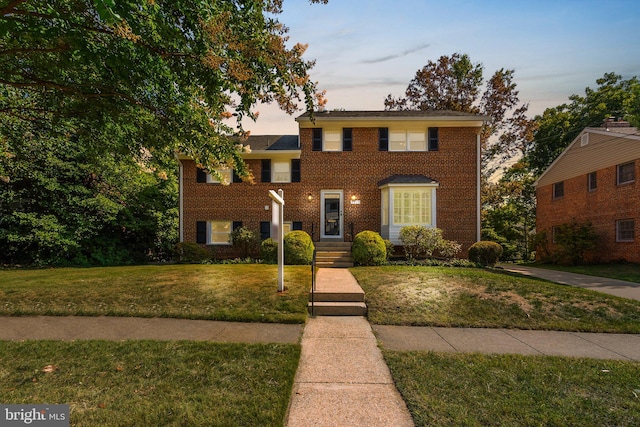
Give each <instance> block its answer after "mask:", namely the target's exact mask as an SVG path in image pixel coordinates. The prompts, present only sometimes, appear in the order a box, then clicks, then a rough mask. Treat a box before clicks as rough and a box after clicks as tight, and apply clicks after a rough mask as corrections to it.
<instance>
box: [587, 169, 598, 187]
mask: <svg viewBox="0 0 640 427" xmlns="http://www.w3.org/2000/svg"><path fill="white" fill-rule="evenodd" d="M587 186H588V188H589V191H596V188H598V175H597V174H596V172H591V173H590V174H589V175H587Z"/></svg>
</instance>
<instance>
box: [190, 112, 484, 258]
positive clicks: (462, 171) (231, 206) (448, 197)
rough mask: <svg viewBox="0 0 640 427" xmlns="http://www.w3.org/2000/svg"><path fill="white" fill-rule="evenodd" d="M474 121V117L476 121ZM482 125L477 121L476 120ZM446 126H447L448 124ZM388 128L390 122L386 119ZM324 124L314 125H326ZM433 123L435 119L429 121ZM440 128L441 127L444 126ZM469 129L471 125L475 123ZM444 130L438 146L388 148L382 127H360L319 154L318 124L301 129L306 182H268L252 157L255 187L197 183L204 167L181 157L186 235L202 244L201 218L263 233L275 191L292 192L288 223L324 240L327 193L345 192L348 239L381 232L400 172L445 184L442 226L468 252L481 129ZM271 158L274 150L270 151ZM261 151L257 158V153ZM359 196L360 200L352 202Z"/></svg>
mask: <svg viewBox="0 0 640 427" xmlns="http://www.w3.org/2000/svg"><path fill="white" fill-rule="evenodd" d="M469 120H471V119H469ZM474 120H475V122H477V120H478V119H477V118H474ZM475 122H474V123H475ZM440 124H442V123H440ZM382 125H384V123H382ZM322 126H323V124H322V122H321V121H319V122H318V123H316V124H315V125H314V127H316V128H319V127H322ZM422 126H423V127H424V130H425V132H426V129H427V127H429V126H433V124H430V123H428V122H424V123H422ZM436 126H437V125H436ZM467 126H469V125H468V124H467ZM438 127H439V144H438V150H437V151H403V152H392V151H380V150H379V145H378V143H379V133H378V132H379V127H371V126H367V127H358V123H357V122H354V123H353V125H352V127H351V128H352V129H353V130H352V151H335V152H325V151H313V150H312V132H313V131H312V129H311V128H309V127H303V126H301V128H300V134H299V141H300V149H299V150H300V152H299V159H300V182H291V183H267V182H260V177H261V172H262V171H261V167H262V166H261V159H256V158H247V160H246V163H247V165H248V167H249V169H250V170H251V171H252V172H253V175H254V176H255V178H256V183H255V184H253V185H252V184H248V183H232V184H230V185H227V186H223V185H220V184H208V183H197V182H196V165H195V164H194V162H193V161H191V160H181V164H182V170H181V179H182V182H181V201H182V202H181V204H182V206H181V207H182V209H181V225H182V230H181V236H182V240H184V241H196V222H197V221H211V220H224V221H241V222H242V225H243V226H245V227H248V228H250V229H253V230H255V231H258V230H259V229H260V223H261V222H266V221H270V220H271V214H272V213H271V210H267V208H266V207H270V206H271V199H270V198H269V196H268V191H269V190H277V189H279V188H281V189H282V190H283V192H284V200H285V207H284V220H285V221H292V222H293V221H295V222H298V223H301V225H302V229H303V230H304V231H306V232H307V233H309V234H310V235H312V238H313V239H314V240H319V238H320V222H321V206H320V205H321V202H320V200H321V191H322V190H342V192H343V203H344V204H343V206H344V210H343V224H344V233H343V239H344V240H346V241H350V240H351V239H352V238H353V236H352V235H351V234H352V231H353V234H357V233H358V232H360V231H363V230H374V231H380V229H381V190H380V188H379V185H378V183H379V182H380V181H381V180H383V179H385V178H388V177H390V176H392V175H395V174H407V175H414V174H415V175H423V176H426V177H429V178H431V179H433V180H435V181H436V182H437V183H438V188H437V190H436V218H437V219H436V222H437V223H436V226H437V227H438V228H440V229H442V230H443V233H444V237H445V238H447V239H450V240H455V241H457V242H459V243H461V244H462V246H463V251H464V254H466V253H467V250H468V248H469V246H470V245H471V244H473V243H474V242H476V240H477V238H478V231H479V230H478V226H479V225H478V176H479V175H478V174H479V171H478V136H477V135H478V132H479V126H474V127H471V126H470V127H463V126H460V127H453V126H451V125H450V126H438ZM262 153H265V158H267V156H268V155H269V153H267V152H266V151H260V154H262ZM256 155H257V153H255V152H254V153H253V155H252V156H251V157H255V156H256ZM352 199H354V203H353V204H352V203H351V202H352ZM216 253H217V254H218V255H219V256H225V255H229V256H231V255H233V252H232V248H231V247H229V246H218V247H217V248H216Z"/></svg>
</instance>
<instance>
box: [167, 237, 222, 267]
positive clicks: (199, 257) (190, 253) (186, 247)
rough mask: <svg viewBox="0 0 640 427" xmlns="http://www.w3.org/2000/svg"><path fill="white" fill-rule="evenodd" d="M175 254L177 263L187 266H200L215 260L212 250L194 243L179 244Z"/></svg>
mask: <svg viewBox="0 0 640 427" xmlns="http://www.w3.org/2000/svg"><path fill="white" fill-rule="evenodd" d="M173 253H174V257H175V260H176V261H177V262H180V263H186V264H199V263H201V262H204V261H210V260H211V258H213V253H212V251H211V249H209V248H208V247H203V246H200V245H199V244H197V243H194V242H180V243H177V244H176V246H175V249H174V251H173Z"/></svg>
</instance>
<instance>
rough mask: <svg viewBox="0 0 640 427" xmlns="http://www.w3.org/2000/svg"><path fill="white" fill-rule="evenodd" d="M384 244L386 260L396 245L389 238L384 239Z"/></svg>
mask: <svg viewBox="0 0 640 427" xmlns="http://www.w3.org/2000/svg"><path fill="white" fill-rule="evenodd" d="M384 245H385V247H386V248H387V261H389V260H390V259H391V257H392V256H393V254H394V253H395V252H396V247H395V245H394V244H393V243H391V240H387V239H384Z"/></svg>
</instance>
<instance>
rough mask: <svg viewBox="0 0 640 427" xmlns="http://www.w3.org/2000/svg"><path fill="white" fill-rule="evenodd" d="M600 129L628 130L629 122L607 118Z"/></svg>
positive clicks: (616, 118)
mask: <svg viewBox="0 0 640 427" xmlns="http://www.w3.org/2000/svg"><path fill="white" fill-rule="evenodd" d="M600 127H603V128H607V129H609V128H628V127H631V124H630V123H629V122H625V121H624V120H622V119H621V118H619V117H607V118H606V119H604V121H603V122H602V125H601V126H600Z"/></svg>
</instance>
